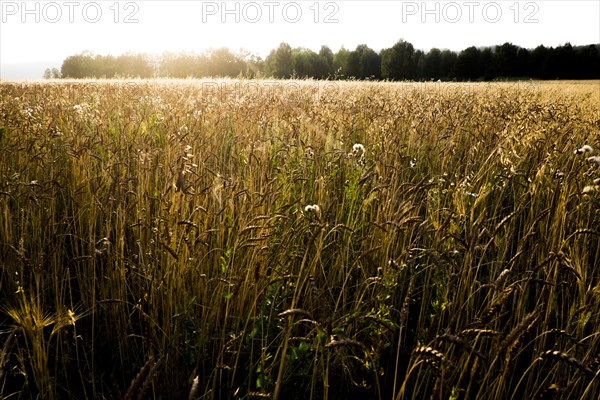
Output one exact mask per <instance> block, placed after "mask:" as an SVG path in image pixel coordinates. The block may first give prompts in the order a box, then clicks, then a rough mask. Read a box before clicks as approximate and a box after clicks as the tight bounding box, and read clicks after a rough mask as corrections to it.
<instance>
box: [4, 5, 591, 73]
mask: <svg viewBox="0 0 600 400" xmlns="http://www.w3.org/2000/svg"><path fill="white" fill-rule="evenodd" d="M401 38H402V39H405V40H407V41H409V42H411V43H412V44H413V45H414V47H415V48H417V49H422V50H428V49H430V48H431V47H438V48H442V49H444V48H448V49H451V50H462V49H464V48H466V47H468V46H471V45H475V46H489V45H495V44H502V43H504V42H512V43H513V44H515V45H518V46H521V47H526V48H533V47H535V46H537V45H539V44H544V45H546V46H557V45H561V44H564V43H566V42H571V44H573V45H582V44H591V43H600V1H598V0H583V1H566V0H543V1H539V0H538V1H517V0H497V1H487V0H465V1H423V0H416V1H404V0H393V1H368V0H337V1H327V0H318V1H317V0H296V1H287V0H265V1H261V0H257V1H246V0H243V1H231V0H229V1H223V0H215V1H200V0H188V1H166V0H136V1H127V0H120V1H117V0H108V1H106V0H96V1H87V0H64V1H62V0H57V1H23V0H14V1H8V0H0V64H4V65H7V64H14V63H24V62H28V63H29V62H36V61H46V60H58V61H62V60H63V59H64V58H66V57H67V56H69V55H73V54H77V53H80V52H82V51H83V50H90V51H92V52H94V53H96V54H109V53H110V54H113V55H118V54H122V53H124V52H135V53H138V52H150V53H161V52H163V51H195V52H201V51H202V50H204V49H207V48H215V47H222V46H226V47H228V48H230V49H231V50H233V51H238V50H239V49H241V48H244V49H246V50H249V51H250V52H253V53H255V54H258V55H260V56H262V57H263V58H264V57H265V56H266V55H267V54H268V52H269V51H270V50H271V49H273V48H275V47H277V46H278V45H279V43H281V42H287V43H289V44H290V45H291V46H292V47H297V46H302V47H308V48H311V49H313V50H315V51H318V50H319V48H320V46H321V45H323V44H325V45H328V46H329V47H330V48H331V49H332V50H333V51H334V52H335V51H337V50H338V49H339V48H340V47H341V46H344V47H346V48H348V49H354V48H355V47H356V46H357V45H358V44H362V43H364V44H367V45H368V46H369V47H371V48H373V49H375V50H377V51H378V50H380V49H382V48H385V47H391V46H392V45H393V44H394V43H395V42H396V41H397V40H399V39H401ZM58 66H60V64H59V65H58Z"/></svg>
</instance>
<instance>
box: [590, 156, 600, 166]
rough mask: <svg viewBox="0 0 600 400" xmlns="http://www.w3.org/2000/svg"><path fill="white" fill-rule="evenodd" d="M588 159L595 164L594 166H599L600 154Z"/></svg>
mask: <svg viewBox="0 0 600 400" xmlns="http://www.w3.org/2000/svg"><path fill="white" fill-rule="evenodd" d="M588 161H589V162H591V163H592V164H596V167H600V156H595V157H589V158H588Z"/></svg>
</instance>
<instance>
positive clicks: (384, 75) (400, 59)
mask: <svg viewBox="0 0 600 400" xmlns="http://www.w3.org/2000/svg"><path fill="white" fill-rule="evenodd" d="M45 77H47V78H58V77H62V78H125V77H140V78H206V77H232V78H235V77H246V78H256V77H274V78H282V79H287V78H314V79H356V80H381V79H384V80H391V81H398V80H416V81H422V80H444V81H447V80H458V81H478V80H482V81H483V80H485V81H488V80H493V79H519V78H531V79H600V44H591V45H587V46H572V45H571V44H570V43H567V44H564V45H562V46H558V47H545V46H543V45H540V46H538V47H536V48H535V49H525V48H522V47H519V46H516V45H514V44H512V43H504V44H502V45H499V46H491V47H475V46H471V47H468V48H466V49H464V50H462V51H460V52H454V51H450V50H440V49H437V48H433V49H431V50H429V51H427V52H424V51H422V50H416V49H415V48H414V47H413V45H412V44H411V43H409V42H407V41H404V40H400V41H398V42H397V43H396V44H394V45H393V46H392V47H390V48H385V49H382V50H381V51H379V52H377V51H375V50H373V49H371V48H370V47H368V46H367V45H365V44H361V45H358V46H357V47H356V49H354V50H348V49H345V48H344V47H342V48H341V49H340V50H339V51H338V52H336V53H334V52H333V51H332V50H331V49H330V48H329V47H327V46H321V49H320V50H319V52H315V51H313V50H310V49H307V48H302V47H297V48H292V47H291V46H290V45H289V44H287V43H281V44H280V45H279V47H277V48H276V49H273V50H272V51H271V52H270V53H269V55H268V56H267V57H266V58H265V59H264V60H263V59H262V58H260V57H258V56H256V55H254V54H252V53H249V52H240V53H234V52H231V51H230V50H229V49H227V48H220V49H214V50H211V51H208V52H205V53H201V54H196V53H163V54H162V55H159V56H149V55H145V54H124V55H120V56H112V55H94V54H92V53H90V52H83V53H81V54H77V55H73V56H69V57H67V58H66V59H65V60H64V61H63V63H62V67H61V70H60V73H59V71H57V70H49V69H48V70H46V73H45Z"/></svg>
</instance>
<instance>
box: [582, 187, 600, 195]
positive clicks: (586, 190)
mask: <svg viewBox="0 0 600 400" xmlns="http://www.w3.org/2000/svg"><path fill="white" fill-rule="evenodd" d="M598 190H600V186H598V185H594V186H586V187H584V188H583V191H582V192H581V194H592V193H596V192H598Z"/></svg>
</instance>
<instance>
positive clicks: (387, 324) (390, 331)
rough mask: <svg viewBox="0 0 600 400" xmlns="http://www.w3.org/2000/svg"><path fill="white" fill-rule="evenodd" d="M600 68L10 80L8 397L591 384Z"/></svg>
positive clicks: (0, 382)
mask: <svg viewBox="0 0 600 400" xmlns="http://www.w3.org/2000/svg"><path fill="white" fill-rule="evenodd" d="M599 85H600V84H599V83H598V82H585V83H537V82H529V83H516V82H515V83H490V84H466V83H465V84H452V83H444V84H441V83H427V84H425V83H419V84H416V83H415V84H408V83H352V82H347V83H343V82H323V81H297V82H293V81H271V82H266V81H265V82H260V81H236V80H231V81H214V82H207V81H206V82H199V81H192V80H190V81H143V80H139V81H103V82H98V81H80V82H69V81H65V82H59V83H57V82H47V83H9V82H5V83H2V84H0V260H1V261H0V266H1V269H0V304H1V306H0V345H1V353H0V388H1V390H0V393H1V394H0V398H1V399H9V398H10V399H16V398H44V399H53V398H62V399H82V398H105V399H117V398H119V399H120V398H124V399H146V398H163V399H167V398H172V399H181V398H190V399H234V398H235V399H260V398H270V399H367V398H370V399H395V400H401V399H412V398H418V399H427V398H432V399H510V398H515V399H517V398H527V399H534V398H553V397H555V398H568V399H594V398H595V396H597V394H598V393H599V392H600V381H599V376H598V375H599V371H600V359H599V354H600V318H599V317H600V315H599V313H600V268H599V267H600V265H599V264H600V262H599V260H600V246H599V235H600V231H599V229H600V192H599V191H600V181H599V180H598V179H599V178H600V168H598V165H596V164H600V159H595V158H593V157H595V156H597V154H598V149H600V135H599V133H600V111H599V110H600V96H599V90H600V89H599ZM584 145H588V146H589V147H590V148H591V149H594V150H595V152H594V151H592V152H589V150H590V148H583V146H584ZM577 149H581V151H580V152H576V150H577ZM576 153H577V154H576Z"/></svg>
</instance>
